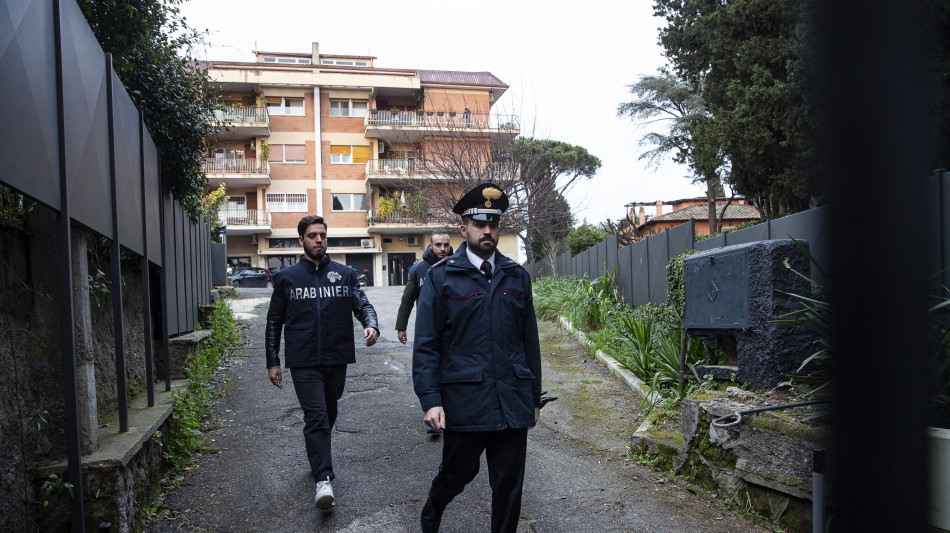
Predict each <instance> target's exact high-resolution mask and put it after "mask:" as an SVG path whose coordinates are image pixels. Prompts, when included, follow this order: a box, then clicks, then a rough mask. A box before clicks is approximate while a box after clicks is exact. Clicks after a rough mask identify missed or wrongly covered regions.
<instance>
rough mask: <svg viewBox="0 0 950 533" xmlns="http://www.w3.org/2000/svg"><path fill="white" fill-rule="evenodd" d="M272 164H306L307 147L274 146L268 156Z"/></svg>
mask: <svg viewBox="0 0 950 533" xmlns="http://www.w3.org/2000/svg"><path fill="white" fill-rule="evenodd" d="M267 161H268V162H270V163H306V162H307V147H306V146H304V145H302V144H272V145H270V153H268V154H267Z"/></svg>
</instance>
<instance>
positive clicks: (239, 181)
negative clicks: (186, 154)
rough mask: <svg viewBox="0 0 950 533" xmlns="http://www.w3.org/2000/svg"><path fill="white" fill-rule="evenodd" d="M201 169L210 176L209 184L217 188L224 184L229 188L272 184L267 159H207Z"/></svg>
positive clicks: (202, 163)
mask: <svg viewBox="0 0 950 533" xmlns="http://www.w3.org/2000/svg"><path fill="white" fill-rule="evenodd" d="M201 170H203V171H204V173H205V175H207V176H208V185H209V186H211V187H212V188H214V189H217V188H218V187H219V186H220V184H222V183H223V184H224V186H225V187H227V188H229V189H233V188H237V187H254V186H257V185H270V167H269V165H268V163H267V161H261V160H260V159H247V158H244V157H222V158H215V159H205V160H204V161H202V162H201Z"/></svg>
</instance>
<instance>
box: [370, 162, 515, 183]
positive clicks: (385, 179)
mask: <svg viewBox="0 0 950 533" xmlns="http://www.w3.org/2000/svg"><path fill="white" fill-rule="evenodd" d="M440 167H441V168H445V169H446V170H447V169H448V168H451V169H452V171H454V172H458V170H459V169H458V168H456V165H454V164H452V163H446V164H445V165H444V167H443V165H440V164H439V163H438V162H436V161H428V162H427V161H424V160H422V159H370V160H369V161H367V162H366V183H367V185H395V184H399V183H401V182H405V181H406V180H407V179H424V178H428V179H439V178H440V177H441V178H442V179H449V180H451V179H452V178H450V177H447V176H443V174H444V173H443V172H440V171H439V169H440ZM481 167H482V168H478V169H475V168H468V169H466V170H467V171H468V172H472V173H480V174H483V175H484V176H485V179H487V180H491V179H497V178H498V177H499V176H505V177H508V176H512V175H515V176H516V175H517V174H518V172H519V168H518V165H516V164H513V163H507V162H495V163H482V165H481Z"/></svg>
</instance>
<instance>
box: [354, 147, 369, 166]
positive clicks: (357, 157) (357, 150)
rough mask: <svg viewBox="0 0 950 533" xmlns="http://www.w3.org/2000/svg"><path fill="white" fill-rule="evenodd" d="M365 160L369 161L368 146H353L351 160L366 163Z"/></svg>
mask: <svg viewBox="0 0 950 533" xmlns="http://www.w3.org/2000/svg"><path fill="white" fill-rule="evenodd" d="M367 161H369V146H354V147H353V162H354V163H366V162H367Z"/></svg>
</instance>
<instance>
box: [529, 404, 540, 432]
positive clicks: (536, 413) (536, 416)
mask: <svg viewBox="0 0 950 533" xmlns="http://www.w3.org/2000/svg"><path fill="white" fill-rule="evenodd" d="M540 418H541V408H540V407H535V408H534V426H537V425H538V420H539V419H540ZM534 426H531V427H529V428H528V429H534Z"/></svg>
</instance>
